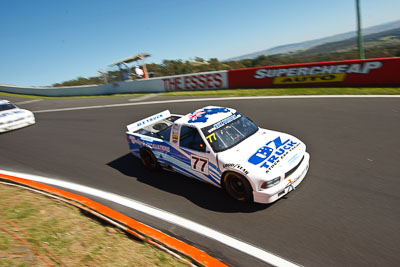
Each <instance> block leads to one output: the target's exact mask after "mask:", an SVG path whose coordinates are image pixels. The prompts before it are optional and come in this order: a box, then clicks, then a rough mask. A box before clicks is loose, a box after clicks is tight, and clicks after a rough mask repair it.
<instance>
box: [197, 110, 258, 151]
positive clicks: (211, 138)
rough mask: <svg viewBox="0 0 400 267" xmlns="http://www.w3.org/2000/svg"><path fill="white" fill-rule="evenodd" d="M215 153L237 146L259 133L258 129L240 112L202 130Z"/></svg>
mask: <svg viewBox="0 0 400 267" xmlns="http://www.w3.org/2000/svg"><path fill="white" fill-rule="evenodd" d="M201 130H202V131H203V134H204V136H205V137H206V139H207V142H208V143H209V144H210V146H211V147H212V149H213V150H214V152H222V151H224V150H227V149H229V148H231V147H234V146H236V145H237V144H239V143H240V142H242V141H243V140H245V139H246V138H248V137H249V136H251V135H253V134H254V133H255V132H257V131H258V127H257V126H256V125H255V124H254V123H253V122H252V121H251V120H250V119H248V118H246V117H244V116H243V115H242V114H240V113H239V112H237V113H235V114H233V115H232V116H230V117H228V118H225V119H223V120H221V121H219V122H217V123H215V124H213V125H210V126H207V127H204V128H203V129H201Z"/></svg>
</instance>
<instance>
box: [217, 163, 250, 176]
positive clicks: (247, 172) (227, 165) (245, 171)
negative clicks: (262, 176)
mask: <svg viewBox="0 0 400 267" xmlns="http://www.w3.org/2000/svg"><path fill="white" fill-rule="evenodd" d="M223 167H224V168H231V169H237V170H240V171H242V172H243V173H244V174H246V175H248V174H249V171H248V170H246V169H245V168H243V166H242V165H240V164H235V163H227V164H224V165H223Z"/></svg>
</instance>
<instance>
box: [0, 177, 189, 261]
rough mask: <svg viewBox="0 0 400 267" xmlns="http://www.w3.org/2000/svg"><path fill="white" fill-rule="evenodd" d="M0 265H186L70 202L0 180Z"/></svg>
mask: <svg viewBox="0 0 400 267" xmlns="http://www.w3.org/2000/svg"><path fill="white" fill-rule="evenodd" d="M0 195H1V198H0V207H1V209H0V266H49V264H50V265H52V266H188V265H186V264H185V263H183V262H181V261H179V260H178V259H176V258H174V257H172V256H171V255H169V254H167V253H165V252H163V251H161V250H159V249H156V248H155V247H153V246H151V245H149V244H147V243H143V242H141V241H137V240H134V239H132V238H130V237H128V236H127V235H126V234H125V233H124V232H122V231H121V230H119V229H118V228H114V227H112V226H110V225H107V224H102V223H100V222H99V221H98V220H96V219H94V218H91V217H87V216H85V215H83V213H82V212H80V210H79V209H78V208H76V207H74V206H71V205H68V204H66V203H64V202H62V201H59V200H55V199H52V198H49V197H46V196H43V195H40V194H38V193H34V192H30V191H28V190H26V189H20V188H16V187H13V186H8V185H3V184H0Z"/></svg>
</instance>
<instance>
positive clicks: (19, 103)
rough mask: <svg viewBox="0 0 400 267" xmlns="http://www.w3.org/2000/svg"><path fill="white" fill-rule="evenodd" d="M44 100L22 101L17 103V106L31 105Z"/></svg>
mask: <svg viewBox="0 0 400 267" xmlns="http://www.w3.org/2000/svg"><path fill="white" fill-rule="evenodd" d="M42 100H43V99H32V100H26V101H22V102H17V103H15V104H17V105H23V104H29V103H35V102H39V101H42Z"/></svg>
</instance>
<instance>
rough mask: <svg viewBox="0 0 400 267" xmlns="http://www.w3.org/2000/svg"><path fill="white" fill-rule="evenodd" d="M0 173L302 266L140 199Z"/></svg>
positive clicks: (279, 262)
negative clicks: (99, 200) (98, 200)
mask: <svg viewBox="0 0 400 267" xmlns="http://www.w3.org/2000/svg"><path fill="white" fill-rule="evenodd" d="M0 173H2V174H5V175H10V176H14V177H19V178H24V179H28V180H32V181H36V182H40V183H44V184H48V185H55V186H59V187H63V188H67V189H70V190H73V191H76V192H81V193H84V194H89V195H92V196H95V197H100V198H103V199H106V200H109V201H112V202H114V203H117V204H119V205H123V206H125V207H129V208H131V209H134V210H137V211H140V212H143V213H145V214H147V215H150V216H153V217H156V218H158V219H161V220H164V221H167V222H169V223H172V224H175V225H178V226H180V227H182V228H185V229H188V230H190V231H192V232H195V233H197V234H200V235H203V236H206V237H208V238H210V239H214V240H216V241H218V242H220V243H223V244H224V245H227V246H229V247H232V248H234V249H236V250H239V251H241V252H243V253H246V254H248V255H251V256H253V257H255V258H257V259H260V260H261V261H263V262H266V263H268V264H271V265H274V266H299V265H297V264H295V263H293V262H290V261H288V260H285V259H283V258H281V257H279V256H277V255H275V254H272V253H271V252H268V251H265V250H263V249H261V248H257V247H255V246H253V245H251V244H248V243H246V242H243V241H240V240H238V239H236V238H234V237H231V236H228V235H226V234H224V233H221V232H218V231H216V230H213V229H211V228H209V227H206V226H203V225H201V224H199V223H196V222H193V221H190V220H188V219H185V218H182V217H179V216H177V215H175V214H172V213H169V212H167V211H164V210H161V209H158V208H155V207H152V206H150V205H147V204H144V203H141V202H138V201H136V200H132V199H129V198H126V197H122V196H119V195H116V194H113V193H108V192H105V191H101V190H99V189H95V188H91V187H87V186H84V185H79V184H74V183H71V182H66V181H62V180H57V179H52V178H47V177H42V176H36V175H30V174H23V173H17V172H11V171H5V170H0Z"/></svg>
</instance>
